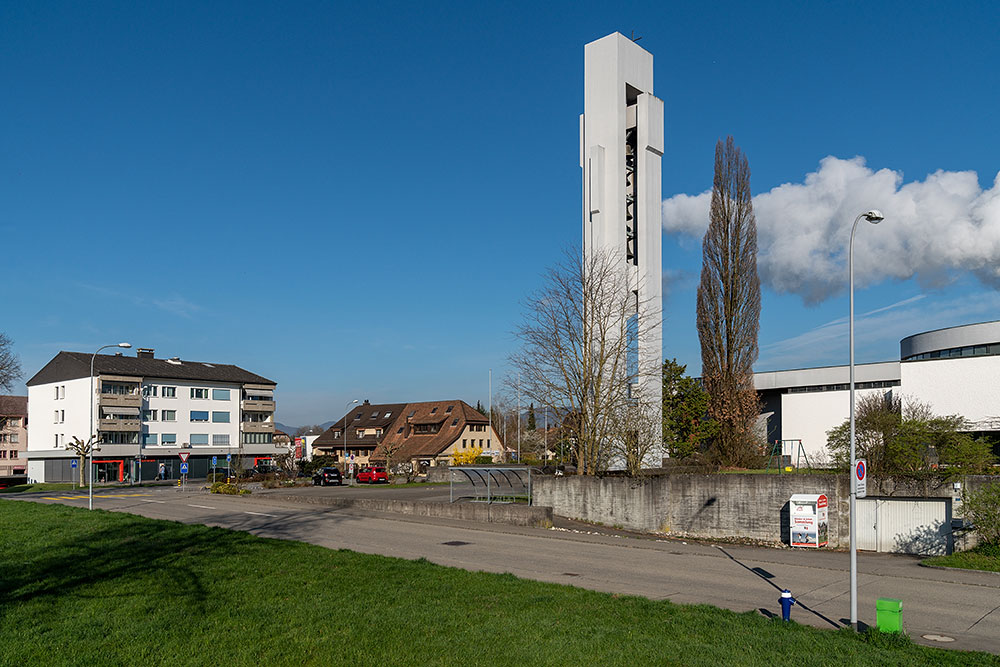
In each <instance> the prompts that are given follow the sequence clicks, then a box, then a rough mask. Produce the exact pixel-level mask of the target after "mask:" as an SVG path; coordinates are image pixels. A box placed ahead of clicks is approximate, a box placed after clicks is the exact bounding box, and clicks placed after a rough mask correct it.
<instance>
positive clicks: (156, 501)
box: [139, 498, 167, 503]
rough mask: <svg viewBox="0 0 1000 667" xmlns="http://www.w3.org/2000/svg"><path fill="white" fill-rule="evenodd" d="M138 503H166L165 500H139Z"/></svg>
mask: <svg viewBox="0 0 1000 667" xmlns="http://www.w3.org/2000/svg"><path fill="white" fill-rule="evenodd" d="M139 502H140V503H166V502H167V501H166V500H143V499H142V498H140V499H139Z"/></svg>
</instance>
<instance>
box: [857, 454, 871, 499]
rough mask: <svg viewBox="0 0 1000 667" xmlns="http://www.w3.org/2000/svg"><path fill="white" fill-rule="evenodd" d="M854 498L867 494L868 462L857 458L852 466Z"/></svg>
mask: <svg viewBox="0 0 1000 667" xmlns="http://www.w3.org/2000/svg"><path fill="white" fill-rule="evenodd" d="M854 479H855V484H856V486H855V487H854V488H855V496H854V497H855V498H864V497H865V496H867V495H868V462H867V461H865V460H864V459H858V462H857V464H856V465H855V466H854Z"/></svg>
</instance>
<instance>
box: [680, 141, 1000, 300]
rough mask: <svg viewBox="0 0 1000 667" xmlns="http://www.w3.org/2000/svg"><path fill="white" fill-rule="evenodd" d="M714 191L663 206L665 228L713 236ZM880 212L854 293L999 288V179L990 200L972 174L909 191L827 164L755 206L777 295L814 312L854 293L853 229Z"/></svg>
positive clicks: (847, 163) (861, 244) (898, 177)
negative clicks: (965, 280)
mask: <svg viewBox="0 0 1000 667" xmlns="http://www.w3.org/2000/svg"><path fill="white" fill-rule="evenodd" d="M710 203H711V191H708V192H703V193H702V194H700V195H694V196H691V195H685V194H679V195H675V196H673V197H671V198H669V199H666V200H664V202H663V205H662V216H663V228H664V229H665V230H666V231H667V232H669V233H672V234H678V235H681V236H695V237H700V236H701V235H703V234H704V232H705V229H706V228H707V227H708V210H709V205H710ZM872 208H877V209H880V210H881V211H882V213H883V214H884V215H885V217H886V219H885V220H884V221H883V222H882V223H881V224H879V225H878V227H877V228H872V227H871V226H870V225H867V224H865V223H864V222H862V223H861V224H860V225H859V227H858V238H856V239H855V244H854V269H855V283H856V285H857V286H859V287H863V286H864V285H867V284H872V283H877V282H879V281H882V280H884V279H886V278H894V279H898V280H906V279H909V278H913V277H916V278H917V279H918V280H919V281H920V282H921V283H922V284H924V285H942V284H945V283H947V282H949V281H950V280H951V279H952V278H953V277H954V276H955V274H957V273H958V272H962V271H971V272H972V273H974V274H975V275H976V277H978V278H979V279H980V280H981V281H982V282H983V283H984V284H986V285H989V286H991V287H1000V174H998V175H997V178H996V180H995V181H994V184H993V187H991V188H989V189H987V190H983V189H982V188H980V187H979V180H978V177H977V176H976V173H975V172H973V171H960V172H951V171H937V172H934V173H933V174H930V175H929V176H928V177H927V178H926V179H924V180H923V181H913V182H910V183H905V184H904V183H903V175H902V173H900V172H897V171H892V170H890V169H880V170H878V171H873V170H871V169H869V168H868V167H867V166H865V161H864V158H861V157H856V158H854V159H851V160H841V159H839V158H836V157H833V156H830V157H826V158H824V159H823V160H821V161H820V165H819V169H818V170H817V171H815V172H812V173H810V174H807V175H806V178H805V181H804V182H802V183H786V184H784V185H780V186H778V187H776V188H773V189H772V190H770V191H769V192H765V193H762V194H759V195H757V196H756V197H754V212H755V213H756V215H757V235H758V247H759V251H758V257H757V266H758V270H759V271H760V276H761V281H762V282H763V284H765V285H767V286H768V287H769V288H771V289H772V290H774V291H776V292H787V293H793V294H799V295H801V296H802V298H803V300H804V301H806V302H809V303H817V302H820V301H824V300H825V299H827V298H829V297H830V296H833V295H834V294H837V293H838V292H841V291H843V290H844V289H845V288H846V287H847V245H848V240H849V238H850V232H851V224H852V223H853V222H854V218H855V217H856V216H857V215H858V213H861V212H862V211H867V210H869V209H872Z"/></svg>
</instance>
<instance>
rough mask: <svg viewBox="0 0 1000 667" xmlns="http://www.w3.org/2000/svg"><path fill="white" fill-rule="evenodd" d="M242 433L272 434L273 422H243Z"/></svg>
mask: <svg viewBox="0 0 1000 667" xmlns="http://www.w3.org/2000/svg"><path fill="white" fill-rule="evenodd" d="M241 428H242V430H243V432H244V433H274V422H243V424H242V426H241Z"/></svg>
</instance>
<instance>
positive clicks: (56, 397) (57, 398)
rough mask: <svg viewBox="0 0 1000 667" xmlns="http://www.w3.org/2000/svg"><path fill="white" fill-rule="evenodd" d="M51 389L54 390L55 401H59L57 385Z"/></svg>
mask: <svg viewBox="0 0 1000 667" xmlns="http://www.w3.org/2000/svg"><path fill="white" fill-rule="evenodd" d="M52 388H53V389H55V390H56V396H55V399H56V400H57V401H58V400H59V387H58V385H57V386H55V387H52Z"/></svg>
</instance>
